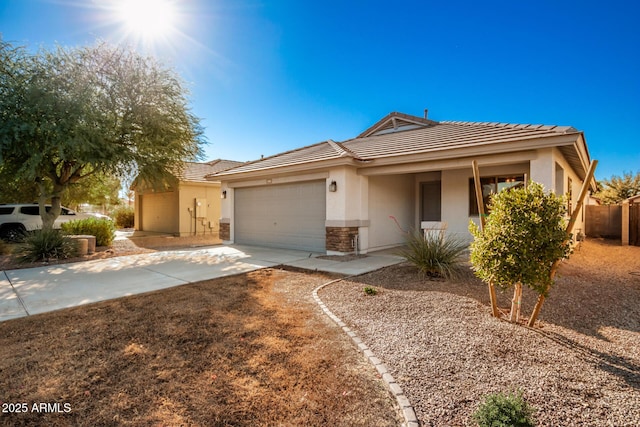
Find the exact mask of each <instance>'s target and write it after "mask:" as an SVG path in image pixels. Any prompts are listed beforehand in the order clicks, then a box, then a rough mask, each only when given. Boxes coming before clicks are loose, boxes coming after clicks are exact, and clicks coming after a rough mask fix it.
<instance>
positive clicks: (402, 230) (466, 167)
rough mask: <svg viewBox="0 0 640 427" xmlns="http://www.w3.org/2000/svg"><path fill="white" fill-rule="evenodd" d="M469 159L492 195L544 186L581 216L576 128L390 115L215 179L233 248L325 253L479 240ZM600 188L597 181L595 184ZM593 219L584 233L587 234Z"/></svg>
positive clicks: (582, 160)
mask: <svg viewBox="0 0 640 427" xmlns="http://www.w3.org/2000/svg"><path fill="white" fill-rule="evenodd" d="M472 160H477V161H478V164H479V168H480V175H481V178H482V184H483V190H484V195H485V202H486V201H488V196H489V195H490V194H491V192H495V191H500V190H501V189H504V188H509V187H512V186H517V185H522V184H523V183H524V182H525V181H526V180H534V181H537V182H540V183H542V184H543V185H544V186H545V188H547V189H549V190H551V191H555V192H556V193H561V194H567V195H568V197H569V199H568V201H567V207H568V208H570V209H574V208H575V207H576V206H575V203H574V200H575V199H577V197H578V194H579V192H580V188H581V186H582V182H583V180H584V179H585V177H586V174H587V170H588V167H589V163H590V158H589V152H588V150H587V146H586V142H585V139H584V135H583V133H582V132H580V131H578V130H576V129H574V128H572V127H569V126H543V125H516V124H506V123H472V122H436V121H433V120H429V119H427V118H422V117H416V116H410V115H406V114H401V113H391V114H389V115H388V116H386V117H384V118H383V119H382V120H380V121H379V122H378V123H376V124H375V125H373V126H372V127H370V128H369V129H367V130H365V131H364V132H363V133H362V134H360V135H359V136H357V137H356V138H354V139H350V140H347V141H344V142H341V143H338V142H334V141H332V140H328V141H324V142H320V143H317V144H314V145H310V146H306V147H302V148H299V149H296V150H292V151H287V152H284V153H280V154H276V155H274V156H271V157H266V158H263V159H260V160H257V161H254V162H249V163H245V164H242V165H240V166H237V167H235V168H231V169H228V170H226V171H222V172H219V173H216V174H214V175H211V176H210V177H209V179H213V180H219V181H221V182H222V194H223V197H225V198H223V200H222V217H221V219H220V237H221V238H222V239H223V240H224V241H225V242H227V243H231V242H235V243H245V244H252V245H263V246H271V247H282V248H295V249H303V250H308V251H314V252H326V253H328V254H345V253H351V252H354V251H355V250H356V249H357V250H359V251H360V252H361V253H367V252H368V251H372V250H377V249H384V248H389V247H393V246H397V245H400V244H402V243H403V242H405V239H406V237H407V234H406V233H407V232H408V231H410V230H419V229H420V228H429V227H432V226H436V227H446V228H447V232H449V233H456V234H459V235H462V236H464V237H466V238H468V239H469V240H471V235H470V233H469V231H468V226H469V220H473V221H476V222H478V212H477V204H476V201H475V192H474V189H473V172H472V167H471V162H472ZM590 185H591V188H592V190H595V180H592V182H591V183H590ZM583 222H584V216H583V215H581V216H579V218H578V223H577V224H576V227H577V228H582V229H584V224H583Z"/></svg>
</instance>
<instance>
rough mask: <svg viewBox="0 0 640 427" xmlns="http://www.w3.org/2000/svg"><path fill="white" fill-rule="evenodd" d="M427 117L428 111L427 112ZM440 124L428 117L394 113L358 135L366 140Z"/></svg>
mask: <svg viewBox="0 0 640 427" xmlns="http://www.w3.org/2000/svg"><path fill="white" fill-rule="evenodd" d="M425 116H426V110H425ZM437 123H438V122H436V121H433V120H429V119H427V118H426V117H425V118H422V117H418V116H411V115H409V114H403V113H398V112H393V113H390V114H388V115H387V116H386V117H384V118H382V119H381V120H379V121H378V122H377V123H376V124H374V125H373V126H371V127H370V128H369V129H367V130H365V131H364V132H362V133H361V134H360V135H358V138H366V137H369V136H374V135H384V134H388V133H393V132H401V131H406V130H413V129H420V128H425V127H428V126H432V125H435V124H437Z"/></svg>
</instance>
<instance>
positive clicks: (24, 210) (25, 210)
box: [20, 205, 40, 215]
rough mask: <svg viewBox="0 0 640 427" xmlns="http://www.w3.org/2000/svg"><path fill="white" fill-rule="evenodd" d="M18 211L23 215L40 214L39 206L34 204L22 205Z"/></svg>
mask: <svg viewBox="0 0 640 427" xmlns="http://www.w3.org/2000/svg"><path fill="white" fill-rule="evenodd" d="M20 213H21V214H25V215H40V208H39V207H38V206H37V205H36V206H23V207H21V208H20Z"/></svg>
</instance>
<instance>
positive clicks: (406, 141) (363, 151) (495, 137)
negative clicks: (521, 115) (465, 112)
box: [343, 122, 579, 160]
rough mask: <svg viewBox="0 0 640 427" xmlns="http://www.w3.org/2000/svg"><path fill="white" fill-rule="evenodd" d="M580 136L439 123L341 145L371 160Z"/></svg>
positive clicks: (555, 129)
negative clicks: (530, 140) (554, 137)
mask: <svg viewBox="0 0 640 427" xmlns="http://www.w3.org/2000/svg"><path fill="white" fill-rule="evenodd" d="M568 133H579V132H578V131H577V130H576V129H574V128H572V127H568V126H562V127H560V126H543V125H518V124H508V123H476V122H439V123H437V124H434V125H430V126H428V127H423V128H419V129H412V130H406V131H401V132H394V133H385V134H381V135H380V134H379V135H372V136H368V137H364V138H355V139H351V140H348V141H345V142H343V145H344V147H345V148H347V149H349V150H351V151H352V152H353V153H354V154H355V155H356V156H357V157H358V158H360V159H363V160H372V159H376V158H381V157H391V156H399V155H407V154H417V153H427V152H433V151H442V150H451V149H454V148H464V147H470V146H478V145H489V144H501V143H505V142H513V141H522V140H525V139H537V138H544V137H549V136H556V135H563V134H568Z"/></svg>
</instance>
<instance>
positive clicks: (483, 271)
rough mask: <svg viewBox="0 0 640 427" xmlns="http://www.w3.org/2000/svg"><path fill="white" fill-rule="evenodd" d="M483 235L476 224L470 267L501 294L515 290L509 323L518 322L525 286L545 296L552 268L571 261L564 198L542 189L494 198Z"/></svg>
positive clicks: (535, 187) (534, 186) (532, 186)
mask: <svg viewBox="0 0 640 427" xmlns="http://www.w3.org/2000/svg"><path fill="white" fill-rule="evenodd" d="M490 205H491V214H490V215H489V216H488V218H487V220H486V223H485V227H484V230H480V228H478V227H477V226H476V225H475V224H474V223H473V222H471V223H470V225H469V229H470V231H471V233H472V234H473V236H474V238H475V239H474V241H473V243H472V244H471V248H470V249H471V263H472V265H473V270H474V272H475V274H476V275H477V276H478V277H479V278H481V279H482V280H484V281H485V282H488V283H494V284H495V285H496V286H498V287H499V288H501V289H503V290H508V289H511V288H513V289H514V297H513V300H512V304H511V315H510V320H511V321H512V322H516V321H518V319H519V317H520V305H521V299H522V285H525V286H528V287H530V288H531V289H533V290H534V291H536V292H537V293H538V294H539V295H546V294H547V292H548V290H549V288H550V287H551V285H552V284H553V275H552V274H551V269H552V267H553V266H554V264H555V262H556V261H557V260H559V259H562V258H564V257H567V256H568V255H569V252H570V244H569V242H568V241H567V238H566V237H567V234H566V228H565V227H566V224H565V220H564V214H565V207H564V206H565V205H564V203H563V199H562V198H561V197H559V196H556V195H555V194H553V193H549V194H545V192H544V189H543V187H542V185H541V184H538V183H535V182H531V183H530V184H529V185H528V186H526V187H523V188H514V189H511V190H509V191H502V192H500V193H498V194H496V195H494V196H493V197H492V198H491V202H490Z"/></svg>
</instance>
